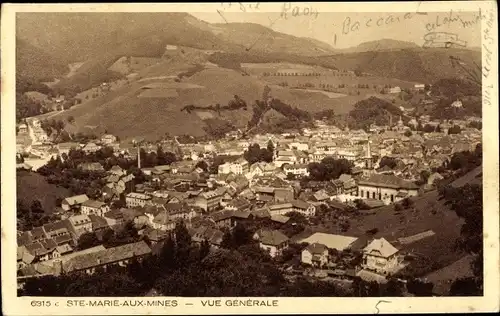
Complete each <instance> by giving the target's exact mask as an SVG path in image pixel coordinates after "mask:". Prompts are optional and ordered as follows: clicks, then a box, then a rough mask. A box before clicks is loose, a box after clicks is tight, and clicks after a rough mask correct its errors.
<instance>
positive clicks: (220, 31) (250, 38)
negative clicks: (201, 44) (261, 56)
mask: <svg viewBox="0 0 500 316" xmlns="http://www.w3.org/2000/svg"><path fill="white" fill-rule="evenodd" d="M213 28H214V32H216V34H217V36H218V37H219V38H221V39H223V40H225V41H228V42H231V43H236V44H238V45H241V46H243V47H245V50H246V51H252V50H256V51H263V52H267V53H271V52H282V53H288V54H294V55H301V56H317V55H327V54H331V53H332V52H334V50H333V48H332V47H331V46H330V45H328V44H326V43H323V42H320V41H318V40H314V39H310V38H299V37H295V36H292V35H288V34H284V33H280V32H276V31H274V30H272V29H270V28H267V27H265V26H262V25H260V24H255V23H221V24H213Z"/></svg>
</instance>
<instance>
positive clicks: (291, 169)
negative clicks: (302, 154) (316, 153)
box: [283, 164, 309, 176]
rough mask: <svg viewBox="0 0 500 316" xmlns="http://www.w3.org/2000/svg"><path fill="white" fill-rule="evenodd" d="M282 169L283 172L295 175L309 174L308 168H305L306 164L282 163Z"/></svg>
mask: <svg viewBox="0 0 500 316" xmlns="http://www.w3.org/2000/svg"><path fill="white" fill-rule="evenodd" d="M283 171H284V172H285V174H289V173H291V174H293V175H296V176H308V175H309V170H308V169H307V165H306V164H296V165H288V164H286V165H284V166H283Z"/></svg>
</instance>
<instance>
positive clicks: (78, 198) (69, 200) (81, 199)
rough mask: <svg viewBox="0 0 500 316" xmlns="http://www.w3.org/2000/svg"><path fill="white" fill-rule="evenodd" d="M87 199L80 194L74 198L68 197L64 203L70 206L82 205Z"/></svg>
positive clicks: (84, 195)
mask: <svg viewBox="0 0 500 316" xmlns="http://www.w3.org/2000/svg"><path fill="white" fill-rule="evenodd" d="M88 199H89V197H88V196H87V195H86V194H81V195H75V196H70V197H67V198H65V199H64V201H65V202H66V203H67V204H68V205H70V206H73V205H77V204H82V203H83V202H85V201H87V200H88Z"/></svg>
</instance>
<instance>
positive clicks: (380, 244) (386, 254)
mask: <svg viewBox="0 0 500 316" xmlns="http://www.w3.org/2000/svg"><path fill="white" fill-rule="evenodd" d="M397 253H398V249H396V248H395V247H394V246H393V245H391V244H390V243H389V242H388V241H387V240H385V239H384V238H380V239H375V240H373V241H372V242H371V243H370V244H369V245H368V246H366V248H365V249H363V263H362V264H361V266H362V267H363V268H364V269H367V270H371V271H375V272H377V273H381V274H384V275H387V274H390V273H392V272H395V271H396V270H397V269H398V267H399V261H398V257H397Z"/></svg>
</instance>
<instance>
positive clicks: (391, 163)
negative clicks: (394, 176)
mask: <svg viewBox="0 0 500 316" xmlns="http://www.w3.org/2000/svg"><path fill="white" fill-rule="evenodd" d="M384 166H387V167H389V168H391V169H394V168H396V166H397V161H396V158H394V157H388V156H384V157H382V159H380V163H379V168H382V167H384Z"/></svg>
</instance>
